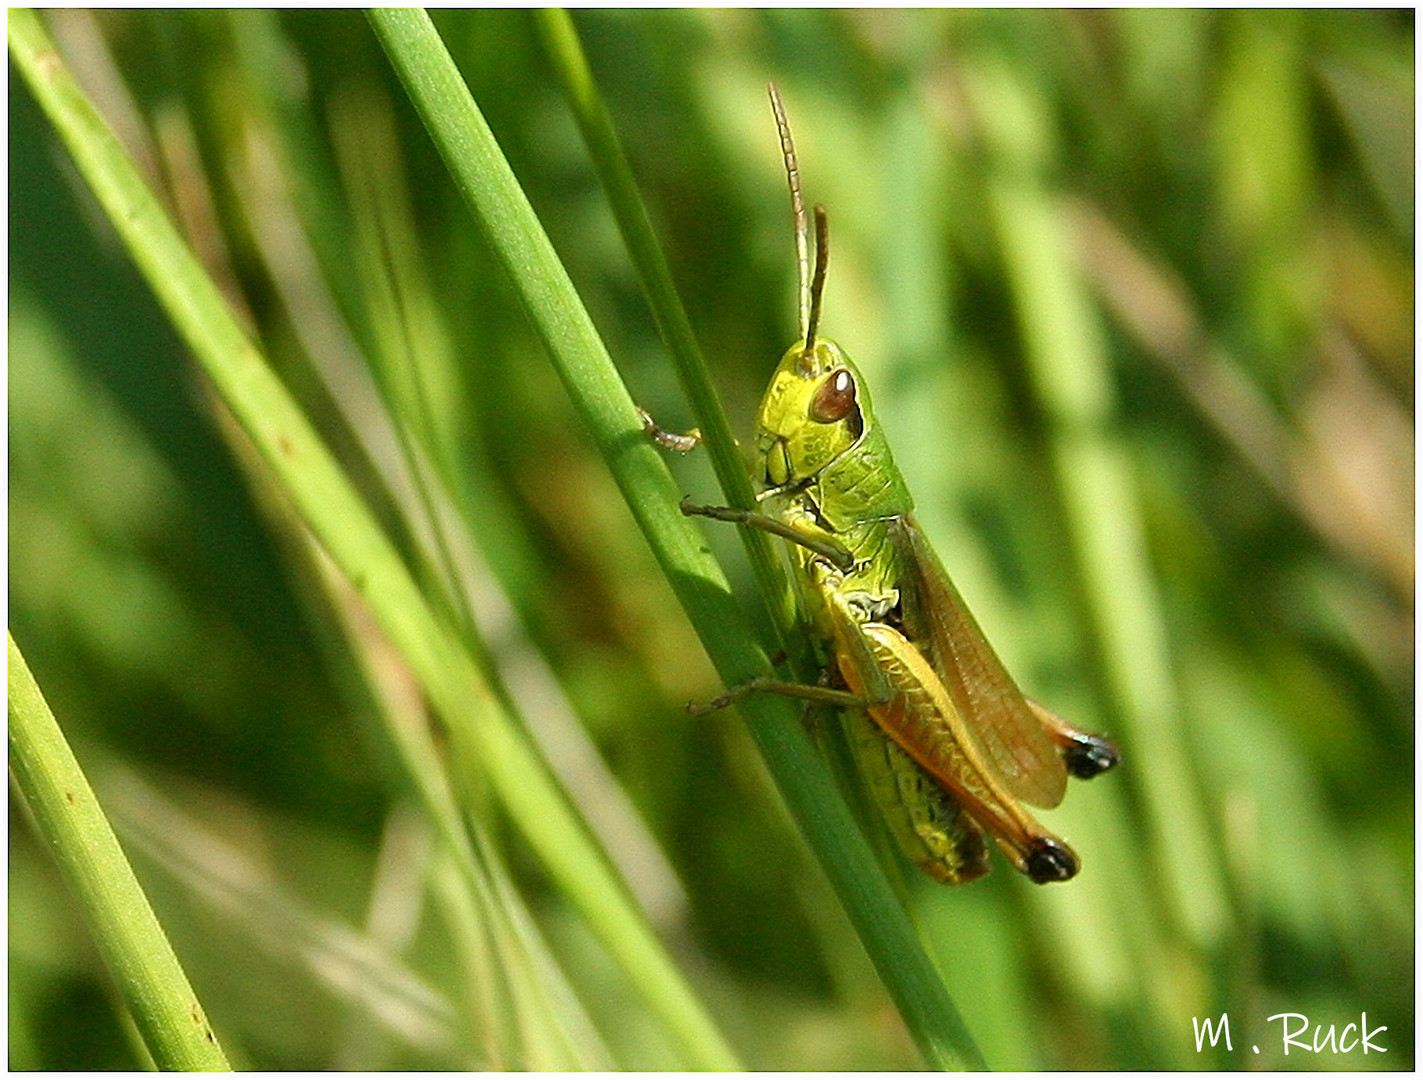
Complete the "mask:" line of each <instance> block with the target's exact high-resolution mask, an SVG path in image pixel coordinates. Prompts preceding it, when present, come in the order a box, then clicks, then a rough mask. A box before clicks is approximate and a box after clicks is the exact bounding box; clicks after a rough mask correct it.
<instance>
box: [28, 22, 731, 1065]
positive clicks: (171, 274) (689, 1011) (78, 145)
mask: <svg viewBox="0 0 1423 1080" xmlns="http://www.w3.org/2000/svg"><path fill="white" fill-rule="evenodd" d="M9 37H10V47H11V52H12V54H13V55H14V57H15V60H16V64H17V66H18V67H19V69H20V70H21V72H22V73H23V74H24V76H25V78H26V80H27V82H28V83H29V85H30V87H31V89H32V91H33V92H34V94H35V96H36V98H37V99H38V100H39V102H40V103H41V106H42V107H43V108H44V110H45V111H46V113H47V115H48V116H49V117H50V119H51V122H52V123H53V124H54V125H55V128H56V130H57V131H58V132H59V133H60V135H61V137H62V138H63V140H64V142H65V145H66V146H67V147H68V149H69V151H70V153H71V154H72V155H73V157H74V159H75V162H76V163H77V164H78V166H79V169H80V171H81V173H82V174H83V175H84V176H85V179H86V180H87V182H88V183H89V186H90V187H91V189H92V190H93V191H94V194H95V195H96V196H97V197H98V199H99V202H100V204H101V205H102V206H103V207H104V209H105V211H106V212H107V213H108V215H109V217H110V220H111V221H112V222H113V223H114V225H115V227H116V228H117V229H118V231H119V234H120V236H121V237H122V238H123V239H124V241H125V243H126V244H127V245H128V248H129V251H130V252H131V254H132V256H133V258H134V260H135V262H136V263H137V264H138V266H139V268H140V270H141V271H142V272H143V274H144V276H145V277H146V278H147V279H148V282H149V284H150V286H151V287H152V288H153V290H154V292H155V293H156V295H157V296H158V298H159V300H160V302H161V303H162V304H163V306H164V307H165V309H166V310H167V312H168V314H169V317H170V318H171V319H172V320H173V322H174V324H175V326H176V327H177V329H178V330H179V331H180V333H182V335H183V336H184V338H185V339H186V341H187V342H188V344H189V346H190V347H191V348H192V349H193V351H194V354H195V355H196V357H197V359H198V360H199V362H200V363H201V364H202V365H203V367H204V370H205V371H206V372H207V374H208V375H209V377H210V378H211V379H212V380H213V382H214V384H215V385H216V387H217V388H218V390H219V392H220V393H221V394H222V396H223V398H224V400H225V401H226V402H227V404H228V406H229V407H230V408H231V409H232V411H233V413H234V415H235V416H236V417H237V418H238V420H239V422H240V423H241V424H242V426H243V428H244V429H245V430H246V432H247V434H248V436H249V437H250V438H251V439H252V441H253V443H254V444H255V446H256V448H257V450H258V452H259V453H260V454H261V456H262V457H263V458H264V459H265V461H266V463H267V464H268V466H269V467H270V468H271V469H272V471H273V472H274V474H275V475H276V476H277V478H278V480H279V482H280V483H281V484H282V485H283V486H284V487H285V488H286V490H287V492H288V493H289V495H290V496H291V498H292V499H293V501H294V503H295V504H296V506H297V508H298V510H299V512H300V513H301V514H302V516H303V518H304V519H305V521H306V522H307V524H308V525H309V527H310V528H311V529H312V531H313V532H314V534H315V535H316V536H317V537H318V539H319V540H320V541H321V543H322V544H323V546H324V547H325V548H326V550H327V552H328V553H329V554H330V555H331V557H332V558H333V560H334V561H335V562H336V563H337V565H338V566H340V568H341V570H342V571H343V573H345V574H346V576H347V577H348V578H349V579H350V580H351V581H352V582H354V583H355V585H356V587H357V589H358V591H359V592H360V594H361V596H362V598H363V599H364V600H365V602H366V603H367V604H369V605H370V607H371V610H372V611H373V612H374V613H375V615H376V617H377V619H378V621H379V622H380V625H381V628H382V629H383V631H384V632H385V633H386V634H387V635H388V636H389V637H390V639H391V641H392V642H393V643H394V644H395V645H396V647H397V648H398V649H399V650H400V652H401V653H402V655H403V656H404V657H405V659H406V661H407V663H409V665H410V666H411V668H412V669H413V670H414V672H415V673H416V675H417V677H418V678H419V679H420V681H421V684H422V685H423V686H424V688H425V690H426V692H427V693H428V694H429V696H430V698H431V700H432V701H433V702H434V704H435V706H436V708H437V709H438V710H439V712H440V713H441V715H442V716H444V717H445V719H446V721H447V722H448V723H449V725H450V732H451V735H452V737H453V738H454V739H455V740H457V742H458V743H460V744H462V748H461V752H460V753H457V755H456V757H457V758H458V759H459V760H470V761H477V762H478V763H479V764H480V765H481V766H482V767H483V768H484V769H485V770H487V772H488V775H489V778H490V780H491V781H492V783H493V784H494V786H495V788H496V789H497V790H498V791H499V793H500V795H501V797H502V799H503V801H504V803H505V805H506V806H507V807H508V809H509V811H510V813H511V815H512V816H513V818H514V820H515V821H516V822H517V823H518V825H519V827H520V828H521V829H522V831H523V832H524V834H525V836H526V837H527V838H528V840H529V842H530V843H531V844H532V846H533V847H534V848H535V850H536V851H537V852H538V854H539V856H540V858H541V859H542V860H543V862H544V864H545V865H546V866H547V868H548V871H549V873H550V874H551V875H552V877H553V878H554V879H555V880H556V881H557V882H558V884H559V886H560V887H561V888H562V889H564V890H565V891H566V892H567V893H568V895H569V896H570V897H571V898H572V899H573V901H574V903H575V904H576V905H577V906H578V907H579V908H580V909H581V910H582V911H583V912H584V914H585V916H586V917H587V918H588V920H589V922H590V923H591V924H592V925H593V927H594V928H595V930H596V931H597V932H598V933H599V934H600V936H602V938H603V940H604V941H605V943H606V944H607V946H608V948H609V950H610V952H611V953H612V954H613V955H614V956H615V957H617V958H618V960H619V961H620V963H621V964H622V965H623V967H624V969H625V971H626V972H627V974H628V977H629V979H630V980H631V981H632V982H633V983H634V984H635V985H636V986H637V987H638V988H639V989H640V991H641V992H642V994H643V995H644V997H645V998H646V999H647V1001H648V1002H649V1005H650V1007H651V1008H652V1009H653V1010H654V1011H656V1012H657V1013H658V1014H660V1015H661V1016H662V1017H663V1020H664V1022H665V1023H666V1024H667V1025H668V1027H669V1029H671V1030H672V1031H673V1032H674V1033H675V1035H676V1036H677V1038H678V1040H679V1042H680V1043H681V1045H682V1047H683V1051H684V1053H685V1054H686V1058H687V1061H688V1062H689V1063H691V1064H694V1065H698V1066H701V1067H708V1068H712V1067H722V1068H726V1067H731V1066H732V1065H733V1064H734V1062H735V1058H734V1056H733V1055H732V1054H731V1052H730V1051H729V1050H728V1049H727V1048H726V1046H725V1043H724V1041H723V1040H722V1039H721V1037H720V1035H719V1034H718V1033H717V1032H716V1031H715V1029H714V1027H713V1026H712V1025H711V1023H710V1021H709V1020H708V1019H707V1018H706V1016H705V1013H704V1012H703V1010H702V1009H701V1007H700V1005H699V1003H697V1002H696V1000H695V999H694V998H693V997H692V995H691V993H690V991H689V990H688V989H687V987H686V985H685V983H683V982H682V980H681V978H680V976H679V975H678V973H677V971H676V969H675V968H674V967H673V966H672V964H671V962H670V961H669V960H668V958H667V956H666V953H665V951H664V950H663V949H662V947H661V945H660V943H658V942H657V940H656V938H655V937H654V936H653V935H652V933H651V931H650V930H649V929H648V928H647V925H646V923H645V921H644V920H643V919H642V917H641V915H640V913H638V912H637V911H636V910H635V909H634V908H633V906H632V905H631V903H630V901H629V900H628V897H627V893H626V890H625V889H624V888H623V886H622V884H621V882H619V881H618V880H617V879H616V877H615V876H614V875H613V873H612V872H611V870H610V868H609V866H608V863H607V861H606V859H605V858H604V857H603V855H602V853H601V852H600V851H598V850H597V848H596V847H595V846H594V845H593V844H592V842H591V841H590V840H589V838H588V833H587V830H586V829H585V827H584V826H583V824H582V822H581V821H580V820H579V818H578V817H577V815H576V813H575V812H574V810H573V808H572V807H571V806H570V805H569V803H568V801H567V799H566V797H565V796H564V795H563V793H562V791H561V790H560V789H559V787H558V785H557V784H556V782H555V781H554V780H553V779H552V778H551V777H550V775H549V773H548V771H547V769H546V767H545V765H544V764H543V761H542V759H541V758H540V757H539V756H538V754H537V752H536V751H535V750H534V749H533V747H532V746H531V745H530V743H529V741H528V739H527V737H526V736H525V735H524V734H523V732H522V731H521V730H520V729H519V728H518V727H517V725H515V723H514V722H513V721H512V720H511V719H510V718H509V717H508V715H507V714H506V713H505V712H504V711H503V710H502V708H501V707H500V706H499V704H498V702H497V700H496V698H495V696H494V694H493V693H492V691H491V689H490V687H489V685H488V681H487V680H486V679H485V677H484V675H483V674H482V672H481V671H480V669H479V668H478V667H477V666H476V665H475V663H474V662H473V661H472V660H471V658H470V657H469V655H468V654H467V653H466V652H465V651H464V649H463V648H462V647H461V646H460V644H459V642H458V640H457V638H456V636H455V635H454V634H453V633H452V632H451V631H450V630H449V629H448V628H447V627H445V626H444V625H442V624H441V623H440V622H439V621H438V619H437V618H436V617H435V616H434V614H433V613H432V612H431V610H430V607H429V605H428V604H427V603H426V602H425V599H424V597H423V596H422V595H421V594H420V592H419V590H418V588H417V587H416V585H415V583H414V581H413V580H412V578H411V576H410V574H409V572H408V571H407V569H406V567H405V566H404V564H403V563H402V561H401V560H400V557H399V555H398V554H397V552H396V551H395V549H394V548H393V547H392V546H391V544H390V543H389V541H388V540H387V538H386V537H385V536H384V534H383V533H382V532H381V531H380V529H379V527H378V526H377V524H376V523H375V521H374V520H373V518H372V516H371V513H370V511H369V510H368V508H367V507H366V506H365V505H364V504H363V503H362V502H361V500H360V498H359V497H358V496H357V494H356V492H355V491H354V490H353V489H352V487H351V485H350V484H349V482H348V481H347V479H346V478H345V476H344V475H343V474H342V472H341V471H340V468H339V467H338V465H337V464H336V462H335V460H334V459H333V458H332V456H331V454H330V453H329V451H328V450H327V449H326V447H325V446H324V445H323V444H322V442H321V441H320V439H319V438H318V437H317V435H316V434H315V432H314V431H313V430H312V428H311V426H310V425H309V424H308V422H307V421H306V418H305V417H304V416H303V415H302V414H301V412H300V411H299V409H298V408H297V406H296V404H295V402H294V401H293V400H292V398H291V397H290V395H289V394H288V393H287V391H286V389H285V388H284V387H283V386H282V384H281V383H280V381H279V380H278V379H277V378H276V376H275V375H274V374H273V372H272V371H271V369H270V368H269V367H268V365H267V364H266V362H265V360H264V358H263V357H262V356H261V355H260V354H259V353H258V352H257V351H256V349H254V348H253V346H252V345H251V343H250V342H249V341H248V340H247V338H246V336H245V335H244V334H243V332H242V330H241V328H240V327H239V326H238V324H237V322H236V320H235V319H234V318H233V316H232V314H231V312H230V311H229V310H228V308H227V306H226V304H225V303H224V301H223V299H222V296H221V294H220V293H219V292H218V290H217V288H216V287H215V286H214V284H213V283H212V281H211V280H210V279H209V278H208V276H207V275H206V274H205V273H204V271H203V269H202V268H201V266H200V265H199V264H198V262H197V260H196V259H195V258H194V256H193V254H192V252H191V251H190V250H189V249H188V247H187V246H186V245H185V244H184V242H183V241H182V239H181V238H180V237H179V235H178V234H177V232H176V231H175V229H174V228H173V225H172V223H171V222H170V221H169V219H168V218H167V216H166V215H165V213H164V212H163V210H162V208H161V207H160V206H159V205H158V203H157V202H156V201H155V200H154V198H153V196H152V193H151V192H150V191H149V190H148V188H147V186H146V185H145V184H144V183H143V181H142V179H141V178H140V177H139V176H138V174H137V172H136V171H135V169H134V167H133V164H132V163H131V162H130V161H129V159H128V157H127V155H126V154H125V153H124V151H123V149H122V147H120V146H119V144H118V143H117V141H116V140H115V138H114V137H113V135H112V133H111V132H110V131H109V130H108V128H107V126H106V125H105V124H104V122H103V121H102V119H101V118H100V117H99V116H98V114H97V113H96V111H95V110H94V108H93V106H92V104H90V102H89V101H88V99H87V98H86V97H85V96H84V94H83V92H82V91H81V90H80V88H79V87H78V85H77V84H76V83H75V81H74V79H73V77H72V75H71V74H70V73H69V71H68V70H67V68H65V66H64V65H63V63H62V62H61V60H60V58H59V55H58V53H57V52H56V51H55V50H54V47H53V45H52V43H51V42H50V41H49V39H48V36H47V34H46V33H45V31H44V29H43V27H42V25H41V23H40V21H39V18H38V17H37V16H36V15H35V14H34V13H33V12H23V11H21V12H12V13H11V15H10V21H9ZM648 449H649V452H650V451H651V448H650V447H649V448H648Z"/></svg>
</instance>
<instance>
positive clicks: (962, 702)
mask: <svg viewBox="0 0 1423 1080" xmlns="http://www.w3.org/2000/svg"><path fill="white" fill-rule="evenodd" d="M891 535H892V537H893V542H894V544H895V546H896V548H897V549H898V553H899V554H900V555H901V556H903V558H902V560H901V565H903V566H905V567H909V568H911V569H910V571H909V572H908V573H907V574H906V575H905V578H904V580H902V581H901V582H900V601H901V605H902V610H903V616H904V630H905V634H906V636H907V637H908V638H909V639H910V640H911V641H912V642H914V644H915V645H917V646H918V647H919V648H920V649H921V650H923V651H924V653H925V655H926V656H927V658H928V660H929V663H930V664H931V665H932V666H933V668H934V671H935V673H936V674H937V675H938V676H939V679H940V681H941V682H942V683H943V685H944V689H945V690H946V691H947V692H948V694H949V697H950V699H951V700H952V701H953V703H954V705H955V706H956V707H957V708H958V710H959V714H960V715H961V716H962V717H963V718H964V721H965V727H966V728H967V729H968V731H969V733H970V735H971V736H972V737H973V739H974V740H975V741H976V742H977V744H978V748H979V750H980V752H981V755H982V759H983V760H984V761H985V762H988V763H991V765H992V767H993V769H994V770H995V771H996V772H997V773H998V774H999V778H1000V779H1001V781H1002V783H1003V787H1004V788H1005V789H1006V790H1007V791H1009V792H1010V793H1011V794H1013V795H1014V796H1016V797H1017V798H1019V799H1022V800H1023V801H1024V802H1027V803H1031V804H1032V805H1034V806H1041V807H1048V808H1050V807H1054V806H1056V805H1057V804H1058V803H1060V802H1061V801H1062V796H1063V793H1064V792H1065V791H1066V789H1067V769H1066V767H1065V766H1064V765H1063V763H1062V757H1061V755H1060V754H1059V753H1058V750H1057V747H1055V746H1054V745H1053V742H1052V739H1051V738H1049V736H1048V734H1047V732H1046V731H1044V730H1043V725H1042V723H1041V722H1040V721H1039V720H1038V718H1037V717H1036V716H1035V715H1034V713H1033V711H1032V709H1031V708H1029V706H1028V702H1027V699H1026V698H1024V697H1023V692H1022V691H1021V690H1019V689H1018V685H1017V684H1016V683H1015V682H1014V681H1013V679H1012V676H1010V675H1009V674H1008V672H1007V671H1006V670H1005V669H1004V667H1003V662H1002V661H1001V660H999V659H998V656H997V654H996V653H995V652H994V651H993V647H992V646H991V645H989V644H988V639H987V638H985V637H984V636H983V631H981V630H980V629H979V628H978V623H977V622H975V621H974V618H973V615H972V613H971V612H970V611H969V609H968V605H967V604H965V603H964V601H963V597H961V596H960V595H959V591H958V589H956V588H954V584H953V582H952V581H951V580H950V579H949V575H948V573H947V572H945V570H944V568H943V566H942V565H940V563H939V559H938V556H936V555H935V554H934V551H933V549H932V548H931V547H930V546H929V542H928V541H927V540H926V539H925V537H924V534H923V532H922V531H921V530H920V528H919V526H918V523H917V522H915V521H914V519H913V517H912V516H908V515H906V517H905V518H904V519H903V522H902V524H901V525H900V527H899V528H897V529H894V530H892V531H891Z"/></svg>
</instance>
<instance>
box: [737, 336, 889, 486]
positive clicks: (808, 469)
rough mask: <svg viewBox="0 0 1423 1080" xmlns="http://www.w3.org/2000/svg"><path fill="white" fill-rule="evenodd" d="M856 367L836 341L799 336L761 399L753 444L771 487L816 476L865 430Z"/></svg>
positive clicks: (861, 388) (782, 360) (859, 382)
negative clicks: (806, 341) (811, 342)
mask: <svg viewBox="0 0 1423 1080" xmlns="http://www.w3.org/2000/svg"><path fill="white" fill-rule="evenodd" d="M863 393H864V387H863V385H862V383H861V381H860V373H859V372H858V371H856V370H855V367H854V365H853V364H851V363H850V361H849V358H847V357H846V356H845V354H844V353H843V352H842V351H841V350H840V347H839V346H838V345H836V344H835V343H834V342H831V341H826V340H825V339H824V338H820V339H819V340H817V341H816V342H815V344H814V345H813V346H812V347H811V348H809V349H807V348H806V347H805V344H804V342H797V343H796V344H795V345H793V346H791V348H790V349H788V350H787V351H786V354H785V356H783V357H781V363H780V366H779V367H777V368H776V373H775V375H773V376H772V378H771V385H770V386H769V387H767V388H766V396H765V397H764V398H762V399H761V411H760V414H759V417H758V427H759V431H760V434H759V437H758V439H757V450H758V452H759V454H760V458H761V461H762V466H763V468H764V471H765V480H766V482H767V483H768V484H769V485H770V486H771V487H783V486H785V485H788V484H795V483H796V482H798V481H802V480H806V479H810V478H813V477H815V476H817V475H818V474H819V473H820V472H821V471H822V470H823V469H824V468H825V467H826V466H827V465H829V464H830V463H831V462H833V461H834V460H835V459H836V458H838V457H839V456H840V455H841V454H843V453H844V452H845V451H846V450H848V449H849V448H850V447H852V446H854V445H855V443H856V442H857V441H859V439H860V437H861V436H862V435H863V434H864V431H865V415H866V411H867V403H862V395H863Z"/></svg>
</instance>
